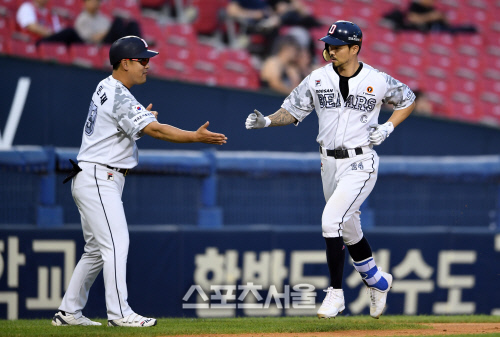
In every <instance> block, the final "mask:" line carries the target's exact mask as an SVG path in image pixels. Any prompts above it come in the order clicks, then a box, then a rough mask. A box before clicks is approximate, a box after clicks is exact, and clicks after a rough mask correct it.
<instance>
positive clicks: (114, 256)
mask: <svg viewBox="0 0 500 337" xmlns="http://www.w3.org/2000/svg"><path fill="white" fill-rule="evenodd" d="M96 172H97V165H94V179H95V184H96V186H97V194H99V200H100V201H101V205H102V210H103V211H104V217H105V218H106V223H107V224H108V229H109V235H111V243H112V244H113V260H114V269H115V287H116V296H118V305H119V306H120V313H121V314H122V318H123V317H124V316H123V311H122V304H121V301H120V293H119V292H118V282H117V280H116V250H115V240H113V233H112V232H111V226H110V225H109V221H108V216H107V215H106V209H105V208H104V204H103V202H102V198H101V192H100V190H99V184H98V183H97V173H96Z"/></svg>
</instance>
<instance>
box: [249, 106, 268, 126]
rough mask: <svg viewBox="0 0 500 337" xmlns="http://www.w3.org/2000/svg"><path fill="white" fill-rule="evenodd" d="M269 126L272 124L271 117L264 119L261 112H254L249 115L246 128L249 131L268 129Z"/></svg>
mask: <svg viewBox="0 0 500 337" xmlns="http://www.w3.org/2000/svg"><path fill="white" fill-rule="evenodd" d="M269 124H271V120H270V119H269V117H264V115H263V114H261V113H260V112H259V110H254V112H253V113H251V114H250V115H248V117H247V121H246V122H245V127H246V128H247V129H262V128H266V127H268V126H269Z"/></svg>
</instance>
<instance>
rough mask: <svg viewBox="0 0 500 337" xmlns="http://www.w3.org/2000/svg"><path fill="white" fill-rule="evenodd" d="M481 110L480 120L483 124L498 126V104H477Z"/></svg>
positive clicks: (499, 112) (499, 109)
mask: <svg viewBox="0 0 500 337" xmlns="http://www.w3.org/2000/svg"><path fill="white" fill-rule="evenodd" d="M478 108H479V109H481V120H482V121H483V122H486V123H489V124H493V125H496V126H500V105H499V104H498V103H491V102H482V103H480V104H478Z"/></svg>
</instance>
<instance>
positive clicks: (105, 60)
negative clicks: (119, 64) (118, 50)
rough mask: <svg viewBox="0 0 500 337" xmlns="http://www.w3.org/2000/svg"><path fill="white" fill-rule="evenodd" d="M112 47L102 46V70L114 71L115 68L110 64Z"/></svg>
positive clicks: (100, 53) (100, 51) (100, 52)
mask: <svg viewBox="0 0 500 337" xmlns="http://www.w3.org/2000/svg"><path fill="white" fill-rule="evenodd" d="M110 47H111V45H102V46H101V49H100V50H99V55H100V56H101V62H102V63H101V64H102V66H101V67H102V69H104V70H109V71H111V69H113V66H112V65H110V64H109V48H110Z"/></svg>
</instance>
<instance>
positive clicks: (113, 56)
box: [109, 35, 158, 65]
mask: <svg viewBox="0 0 500 337" xmlns="http://www.w3.org/2000/svg"><path fill="white" fill-rule="evenodd" d="M156 55H158V52H157V51H154V50H148V44H147V43H146V41H144V40H143V39H141V38H140V37H138V36H134V35H129V36H125V37H122V38H120V39H118V40H116V41H115V42H113V44H112V45H111V48H109V62H110V63H111V65H114V64H115V63H117V62H120V61H121V60H123V59H145V58H151V57H154V56H156Z"/></svg>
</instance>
